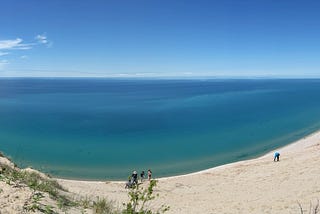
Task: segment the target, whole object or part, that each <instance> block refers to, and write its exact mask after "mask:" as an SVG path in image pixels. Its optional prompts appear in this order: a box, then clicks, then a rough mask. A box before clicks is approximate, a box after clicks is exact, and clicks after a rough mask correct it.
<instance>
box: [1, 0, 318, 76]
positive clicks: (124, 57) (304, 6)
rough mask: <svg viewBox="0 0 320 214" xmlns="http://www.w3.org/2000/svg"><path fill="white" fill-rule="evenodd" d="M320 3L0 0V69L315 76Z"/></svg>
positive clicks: (49, 72) (102, 73)
mask: <svg viewBox="0 0 320 214" xmlns="http://www.w3.org/2000/svg"><path fill="white" fill-rule="evenodd" d="M319 11H320V2H319V1H303V0H301V1H295V0H290V1H286V0H269V1H267V0H233V1H232V0H226V1H222V0H220V1H215V0H211V1H201V0H198V1H173V0H168V1H167V0H161V1H160V0H159V1H155V0H145V1H140V0H135V1H133V0H128V1H121V0H114V1H108V0H105V1H102V0H101V1H98V0H90V1H89V0H87V1H84V0H78V1H71V0H53V1H49V0H47V1H46V0H45V1H43V0H42V1H40V0H28V1H21V0H1V1H0V14H1V19H0V26H1V28H0V77H1V76H43V77H47V76H83V77H85V76H96V77H97V76H98V77H99V76H103V77H110V76H111V77H142V76H145V77H177V76H178V77H194V76H200V77H202V76H217V77H220V76H221V77H231V76H232V77H234V76H236V77H247V76H262V77H265V76H276V77H320V12H319Z"/></svg>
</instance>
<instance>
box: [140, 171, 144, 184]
mask: <svg viewBox="0 0 320 214" xmlns="http://www.w3.org/2000/svg"><path fill="white" fill-rule="evenodd" d="M140 178H141V182H142V181H143V179H144V171H142V172H141V173H140Z"/></svg>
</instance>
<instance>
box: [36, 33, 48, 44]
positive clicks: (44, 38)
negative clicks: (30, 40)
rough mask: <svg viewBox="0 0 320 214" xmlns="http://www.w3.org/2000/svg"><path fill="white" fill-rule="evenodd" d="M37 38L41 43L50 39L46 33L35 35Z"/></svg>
mask: <svg viewBox="0 0 320 214" xmlns="http://www.w3.org/2000/svg"><path fill="white" fill-rule="evenodd" d="M35 39H36V40H37V41H38V42H39V43H41V44H47V43H48V40H47V36H46V35H44V34H42V35H40V34H39V35H37V36H36V37H35Z"/></svg>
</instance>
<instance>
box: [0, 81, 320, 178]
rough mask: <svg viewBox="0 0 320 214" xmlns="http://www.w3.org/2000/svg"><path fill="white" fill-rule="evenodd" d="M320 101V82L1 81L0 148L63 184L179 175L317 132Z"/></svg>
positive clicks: (253, 155)
mask: <svg viewBox="0 0 320 214" xmlns="http://www.w3.org/2000/svg"><path fill="white" fill-rule="evenodd" d="M319 95H320V80H205V81H204V80H137V79H135V80H119V79H23V78H13V79H4V78H3V79H0V150H2V151H4V153H5V154H6V155H8V156H10V157H11V158H12V159H13V160H14V161H15V162H16V163H17V164H18V165H19V166H22V167H26V166H32V167H34V168H36V169H40V170H42V171H44V172H48V173H50V174H52V175H54V176H58V177H67V178H81V179H126V178H127V176H128V175H129V174H130V172H131V171H132V170H134V169H135V170H137V171H141V170H145V171H146V170H147V169H149V168H150V169H152V171H153V172H154V175H155V176H156V177H162V176H168V175H177V174H183V173H187V172H194V171H198V170H202V169H206V168H209V167H213V166H217V165H221V164H225V163H229V162H233V161H237V160H243V159H248V158H251V157H255V156H258V155H261V154H263V153H266V152H267V151H270V150H272V149H274V148H277V147H280V146H283V145H285V144H288V143H290V142H292V141H294V140H296V139H299V138H301V137H303V136H305V135H307V134H309V133H311V132H313V131H315V130H318V129H319V128H320V99H319V97H320V96H319ZM271 158H272V157H271Z"/></svg>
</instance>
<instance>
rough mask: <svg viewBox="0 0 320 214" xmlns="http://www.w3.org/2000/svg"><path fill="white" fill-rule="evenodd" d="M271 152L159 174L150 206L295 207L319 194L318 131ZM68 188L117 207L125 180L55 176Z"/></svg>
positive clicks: (190, 209)
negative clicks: (209, 166) (192, 170)
mask: <svg viewBox="0 0 320 214" xmlns="http://www.w3.org/2000/svg"><path fill="white" fill-rule="evenodd" d="M277 151H279V152H280V153H281V157H280V161H279V162H274V161H273V153H274V151H271V152H270V153H268V154H266V155H264V156H262V157H259V158H256V159H252V160H246V161H240V162H236V163H232V164H227V165H223V166H219V167H215V168H212V169H208V170H204V171H201V172H196V173H192V174H187V175H182V176H175V177H168V178H160V179H159V183H158V187H157V189H156V193H159V195H160V196H159V198H158V199H157V200H156V201H155V203H154V204H155V206H159V205H161V204H166V205H169V206H170V211H169V213H300V208H299V205H298V202H299V203H301V205H302V207H303V209H304V210H305V211H306V210H309V206H310V202H312V203H313V204H316V201H317V199H320V179H319V175H320V132H317V133H314V134H312V135H310V136H308V137H305V138H303V139H301V140H299V141H297V142H295V143H292V144H290V145H288V146H286V147H284V148H280V149H278V150H277ZM59 182H60V183H61V184H62V185H63V186H65V187H67V189H68V190H69V191H70V192H73V193H76V194H79V195H81V196H88V197H95V196H100V197H101V196H103V197H107V198H108V199H110V200H113V201H114V203H115V204H117V206H119V207H121V204H122V202H126V201H127V200H128V196H127V192H128V190H126V189H124V182H108V181H107V182H90V181H74V180H64V179H59Z"/></svg>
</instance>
